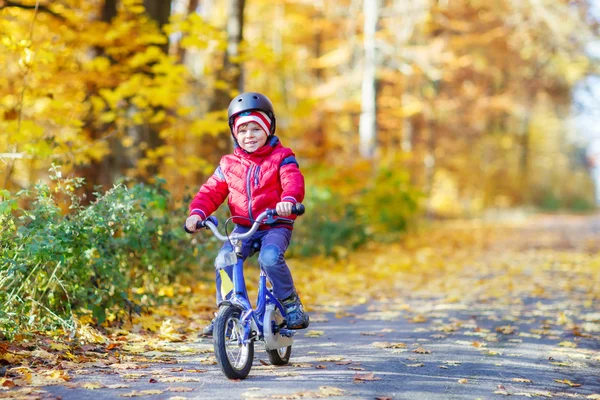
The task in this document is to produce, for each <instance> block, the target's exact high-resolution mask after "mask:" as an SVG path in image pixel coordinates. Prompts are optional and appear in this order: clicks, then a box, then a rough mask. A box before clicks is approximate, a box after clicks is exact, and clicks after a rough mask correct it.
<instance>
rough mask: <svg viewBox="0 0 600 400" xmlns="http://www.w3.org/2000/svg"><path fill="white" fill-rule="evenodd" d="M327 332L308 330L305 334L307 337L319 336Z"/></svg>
mask: <svg viewBox="0 0 600 400" xmlns="http://www.w3.org/2000/svg"><path fill="white" fill-rule="evenodd" d="M324 334H325V331H308V332H306V333H305V334H304V336H305V337H310V338H317V337H321V336H323V335H324Z"/></svg>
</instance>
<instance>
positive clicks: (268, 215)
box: [183, 203, 306, 242]
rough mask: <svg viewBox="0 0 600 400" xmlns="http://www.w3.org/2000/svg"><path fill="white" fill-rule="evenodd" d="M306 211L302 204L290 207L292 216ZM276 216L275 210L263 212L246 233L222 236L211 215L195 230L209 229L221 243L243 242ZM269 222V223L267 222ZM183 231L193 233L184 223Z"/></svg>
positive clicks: (199, 223) (200, 222)
mask: <svg viewBox="0 0 600 400" xmlns="http://www.w3.org/2000/svg"><path fill="white" fill-rule="evenodd" d="M305 210H306V209H305V208H304V205H303V204H300V203H298V204H294V205H293V206H292V214H295V215H298V216H299V215H302V214H304V211H305ZM277 215H278V214H277V210H269V209H267V210H265V211H263V212H262V213H261V214H260V215H259V216H258V217H256V219H255V220H254V223H253V224H252V227H251V228H250V230H249V231H248V232H245V233H232V234H230V235H229V237H228V236H226V235H223V234H222V233H221V232H219V229H218V228H217V226H218V225H219V221H218V220H217V218H216V217H215V216H213V215H211V216H210V217H208V218H207V219H205V220H203V221H198V222H197V223H196V229H200V228H207V229H210V230H211V231H212V233H213V234H214V235H215V236H216V237H217V239H219V240H221V241H223V242H227V241H230V240H244V239H247V238H249V237H250V236H252V235H254V233H255V232H256V231H257V230H258V227H259V226H260V225H261V224H264V223H265V222H263V220H264V219H267V221H268V222H267V223H271V222H274V221H275V220H273V217H276V216H277ZM269 220H271V221H269ZM183 229H185V231H186V232H187V233H193V232H190V231H188V229H187V227H186V226H185V223H184V224H183Z"/></svg>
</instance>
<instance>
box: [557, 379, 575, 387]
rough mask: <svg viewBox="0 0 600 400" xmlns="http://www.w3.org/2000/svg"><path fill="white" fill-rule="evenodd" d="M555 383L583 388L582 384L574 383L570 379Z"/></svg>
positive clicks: (559, 380) (558, 380)
mask: <svg viewBox="0 0 600 400" xmlns="http://www.w3.org/2000/svg"><path fill="white" fill-rule="evenodd" d="M554 382H558V383H564V384H565V385H569V386H571V387H579V386H581V384H580V383H573V382H571V381H570V380H568V379H555V380H554Z"/></svg>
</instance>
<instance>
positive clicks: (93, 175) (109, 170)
mask: <svg viewBox="0 0 600 400" xmlns="http://www.w3.org/2000/svg"><path fill="white" fill-rule="evenodd" d="M116 16H117V0H106V1H105V2H104V5H103V6H102V10H101V12H100V19H101V21H102V22H106V23H110V21H112V19H113V18H114V17H116ZM93 52H94V55H95V56H96V57H98V56H102V55H103V54H104V48H102V47H96V48H94V49H93ZM96 91H97V89H91V90H90V93H89V94H88V97H90V96H92V95H95V94H96ZM85 128H86V129H87V131H88V132H89V136H90V139H91V140H92V142H95V141H98V140H102V137H106V138H105V139H104V140H107V141H108V144H109V147H110V148H111V152H110V154H109V155H108V156H106V157H104V158H102V159H101V160H93V161H91V162H90V164H89V165H87V166H84V167H81V168H80V169H79V173H80V174H81V175H82V176H83V178H84V179H85V183H86V186H85V196H86V201H88V202H91V201H92V200H93V196H94V195H93V194H94V192H95V191H96V189H95V188H96V187H97V186H100V187H101V189H107V188H108V187H110V185H112V183H113V179H114V177H115V176H116V175H118V173H119V172H118V170H119V169H120V168H119V166H118V165H117V161H119V158H120V157H118V156H119V153H118V152H114V153H113V150H115V146H117V144H116V140H115V139H114V137H112V136H110V134H107V132H110V131H111V130H112V129H114V127H113V126H111V125H108V124H106V125H103V126H96V125H95V121H94V120H93V119H92V118H89V119H88V120H87V121H86V122H85ZM107 136H108V137H107Z"/></svg>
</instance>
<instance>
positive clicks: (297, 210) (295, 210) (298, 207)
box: [292, 203, 306, 215]
mask: <svg viewBox="0 0 600 400" xmlns="http://www.w3.org/2000/svg"><path fill="white" fill-rule="evenodd" d="M304 211H306V209H305V208H304V204H301V203H296V204H294V205H293V206H292V214H295V215H302V214H304Z"/></svg>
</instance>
